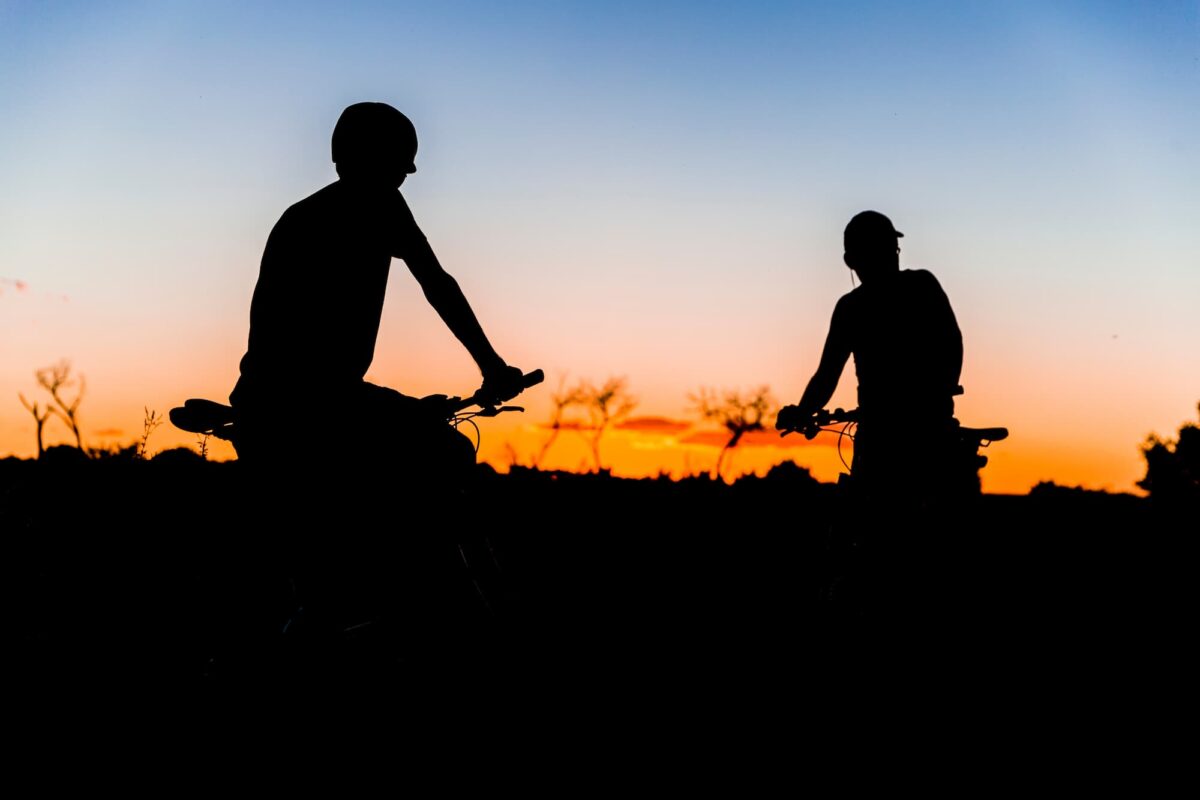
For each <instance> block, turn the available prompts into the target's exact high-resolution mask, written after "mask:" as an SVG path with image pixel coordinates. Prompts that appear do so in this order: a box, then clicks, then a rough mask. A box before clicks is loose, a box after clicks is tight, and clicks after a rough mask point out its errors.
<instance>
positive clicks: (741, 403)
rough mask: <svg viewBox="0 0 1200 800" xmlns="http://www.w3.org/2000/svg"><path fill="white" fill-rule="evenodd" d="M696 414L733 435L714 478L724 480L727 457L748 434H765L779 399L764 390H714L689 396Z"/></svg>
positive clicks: (723, 448) (726, 442)
mask: <svg viewBox="0 0 1200 800" xmlns="http://www.w3.org/2000/svg"><path fill="white" fill-rule="evenodd" d="M689 399H690V400H691V401H692V404H693V406H694V407H695V409H696V411H698V412H699V414H700V416H701V417H702V418H703V419H706V420H712V421H714V422H718V423H720V425H721V427H723V428H725V430H726V431H728V433H729V438H728V439H726V441H725V445H724V447H722V448H721V453H720V455H718V456H717V464H716V466H715V467H714V468H713V477H714V478H720V477H721V470H722V469H723V467H724V465H725V457H726V456H727V455H728V454H729V453H730V451H732V450H733V449H734V448H735V447H737V446H738V444H739V443H740V442H741V441H742V437H743V436H745V435H746V434H747V433H752V432H754V431H761V430H763V429H764V427H765V425H766V422H767V421H768V420H769V419H770V418H771V416H773V415H774V414H775V412H776V410H777V409H778V404H777V403H776V402H775V398H773V397H772V396H771V390H770V388H769V387H766V386H760V387H758V388H757V389H754V390H752V391H749V392H746V393H745V394H743V393H741V392H739V391H728V390H727V391H725V392H721V393H718V392H716V391H715V390H712V389H701V390H700V391H699V392H696V393H695V394H692V395H689Z"/></svg>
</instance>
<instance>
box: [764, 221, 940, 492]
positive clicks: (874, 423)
mask: <svg viewBox="0 0 1200 800" xmlns="http://www.w3.org/2000/svg"><path fill="white" fill-rule="evenodd" d="M902 236H904V234H902V233H900V232H899V231H897V230H896V229H895V228H894V227H893V226H892V222H891V220H889V219H888V218H887V217H886V216H884V215H883V214H880V213H879V212H876V211H863V212H862V213H860V214H856V215H855V216H854V218H853V219H851V220H850V222H849V224H847V225H846V230H845V236H844V245H845V255H844V259H845V262H846V265H847V266H848V267H850V269H852V270H854V272H855V273H857V275H858V277H859V280H860V281H861V282H862V284H861V285H860V286H858V287H856V288H855V289H854V290H853V291H851V292H849V293H848V294H846V295H844V296H843V297H842V298H841V299H840V300H839V301H838V303H837V306H836V307H835V308H834V312H833V319H832V321H831V322H830V325H829V335H828V337H827V338H826V340H825V349H824V351H823V352H822V354H821V361H820V364H819V365H818V366H817V370H816V373H815V374H814V375H813V376H812V379H811V380H810V381H809V382H808V386H807V388H806V389H805V390H804V394H803V396H802V397H801V398H800V402H799V403H798V404H797V405H794V406H786V407H784V408H783V409H782V410H781V411H780V413H779V416H778V420H777V422H776V427H777V428H779V429H780V430H788V429H794V428H798V427H800V426H802V425H803V424H804V423H805V422H807V421H808V420H809V419H811V417H812V416H813V414H815V413H816V412H817V411H819V410H820V409H821V408H823V407H824V406H825V404H826V403H828V402H829V399H830V398H831V397H832V396H833V391H834V389H835V388H836V387H837V383H838V379H839V378H840V377H841V374H842V369H843V367H844V366H845V364H846V360H847V359H848V358H849V357H850V356H851V355H853V356H854V368H855V372H856V374H857V376H858V405H859V410H860V412H861V422H860V423H859V427H858V432H857V434H856V438H855V441H854V461H853V466H852V470H853V473H854V475H855V477H856V478H858V479H860V480H861V481H863V482H864V483H868V484H870V485H871V486H872V488H876V489H878V488H896V489H900V490H906V489H907V488H909V487H911V482H912V481H927V480H929V479H930V478H932V479H934V480H935V481H936V480H938V478H939V477H940V476H938V475H937V473H938V471H939V470H940V469H941V468H942V467H943V466H945V465H947V464H949V463H950V461H951V460H952V459H951V458H950V456H949V453H950V450H949V449H948V448H950V447H951V446H952V441H953V426H954V425H955V424H956V423H955V421H954V419H953V417H954V396H955V395H956V394H959V393H961V391H962V389H961V387H959V385H958V381H959V374H960V372H961V370H962V355H963V350H962V334H961V332H960V331H959V328H958V322H957V320H956V319H955V317H954V311H953V310H952V309H951V308H950V301H949V300H948V299H947V298H946V293H945V292H944V291H942V287H941V285H940V284H939V283H938V281H937V279H936V278H935V277H934V276H933V275H932V274H931V273H930V272H927V271H925V270H902V269H900V257H899V256H900V247H899V239H900V238H901V237H902Z"/></svg>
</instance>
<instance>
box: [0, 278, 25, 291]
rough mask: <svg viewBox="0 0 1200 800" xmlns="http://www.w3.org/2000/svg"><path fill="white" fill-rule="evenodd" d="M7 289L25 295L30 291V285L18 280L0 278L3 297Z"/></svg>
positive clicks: (0, 289)
mask: <svg viewBox="0 0 1200 800" xmlns="http://www.w3.org/2000/svg"><path fill="white" fill-rule="evenodd" d="M6 289H13V290H14V291H16V293H17V294H24V293H25V292H27V291H28V290H29V284H28V283H26V282H25V281H22V280H17V279H16V278H0V295H3V294H4V292H5V290H6Z"/></svg>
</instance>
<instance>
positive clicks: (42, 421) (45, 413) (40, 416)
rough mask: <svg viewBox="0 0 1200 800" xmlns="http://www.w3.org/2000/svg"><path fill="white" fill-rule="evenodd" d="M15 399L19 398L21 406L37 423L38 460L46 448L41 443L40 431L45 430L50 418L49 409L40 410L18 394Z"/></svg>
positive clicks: (36, 405)
mask: <svg viewBox="0 0 1200 800" xmlns="http://www.w3.org/2000/svg"><path fill="white" fill-rule="evenodd" d="M17 397H19V398H21V405H23V406H25V409H26V410H27V411H29V413H30V414H33V420H34V422H36V423H37V457H38V458H39V459H40V458H41V457H42V454H43V453H45V452H46V447H45V445H44V444H43V442H42V431H43V430H45V428H46V420H48V419H49V418H50V408H49V406H47V407H46V408H42V406H41V404H39V403H37V402H33V403H30V402H29V401H28V400H26V399H25V395H23V394H21V393H20V392H18V393H17Z"/></svg>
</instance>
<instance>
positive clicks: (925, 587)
mask: <svg viewBox="0 0 1200 800" xmlns="http://www.w3.org/2000/svg"><path fill="white" fill-rule="evenodd" d="M862 420H863V415H862V412H861V411H860V410H859V409H851V410H844V409H841V408H837V409H834V410H833V411H829V410H827V409H821V410H820V411H818V412H816V413H815V414H814V415H813V416H812V417H811V418H810V419H808V420H804V421H803V422H802V423H801V424H798V425H795V426H790V427H787V428H784V429H782V430H781V433H780V435H781V436H787V435H788V434H791V433H801V434H802V435H804V436H805V438H807V439H809V440H811V439H814V438H815V437H816V436H817V435H818V434H820V433H822V432H830V433H835V434H837V436H838V457H839V458H840V460H841V462H842V465H843V466H844V467H845V469H846V471H845V472H843V473H842V474H840V475H839V476H838V491H837V495H836V497H837V500H836V503H835V508H834V509H833V511H832V516H831V522H830V524H829V528H828V531H827V534H826V544H825V558H826V564H825V577H824V578H823V579H822V580H821V581H820V586H819V590H818V605H819V607H820V609H821V610H822V612H823V616H825V617H826V618H828V619H831V620H833V621H835V622H839V623H863V622H865V621H868V620H873V621H880V620H881V619H883V618H891V619H892V620H893V621H895V620H897V619H899V618H900V617H903V616H906V615H907V616H913V615H924V616H928V615H929V614H931V613H932V611H933V610H934V609H935V607H937V606H942V607H945V606H947V605H948V604H949V603H950V602H951V600H952V598H948V597H946V596H945V594H944V593H943V592H942V591H941V590H942V589H943V588H944V585H943V584H944V583H945V582H946V576H947V574H948V573H951V572H953V571H954V570H955V569H956V568H959V567H961V564H956V562H955V559H954V558H953V557H952V556H951V555H950V553H951V551H953V550H957V549H960V548H961V536H960V534H961V531H960V530H959V527H960V524H961V521H962V519H963V518H964V517H965V516H967V514H969V513H970V511H971V508H972V505H973V503H972V500H973V498H975V497H977V496H978V495H979V494H980V492H981V488H980V482H979V470H981V469H982V468H983V467H984V466H985V465H986V464H987V463H988V458H987V456H985V455H982V454H981V453H980V452H979V451H980V450H981V449H984V448H986V447H988V446H989V445H991V444H992V443H993V442H999V441H1003V440H1004V439H1006V438H1008V429H1007V428H1003V427H988V428H973V427H966V426H963V425H961V424H960V423H959V421H958V420H957V419H953V418H952V419H950V420H948V422H947V423H946V425H945V427H944V428H939V429H938V430H935V431H932V432H931V434H932V435H933V437H934V439H935V442H936V443H937V451H936V456H937V458H936V459H935V460H934V461H933V462H932V463H933V465H934V467H935V470H934V471H935V472H936V475H935V476H934V477H933V478H932V479H931V478H930V477H929V476H923V475H915V476H914V475H904V476H897V475H892V476H888V477H889V478H892V479H893V480H895V482H896V483H895V484H894V485H891V486H886V485H884V486H881V485H880V476H879V475H878V474H875V475H872V477H871V479H870V480H868V481H864V480H862V479H861V477H860V475H859V474H857V471H856V465H858V464H859V459H858V458H857V457H856V458H855V459H854V460H853V461H852V462H850V463H848V462H847V461H846V458H845V456H844V455H843V453H842V448H843V445H844V443H845V442H846V441H847V440H849V441H851V442H853V441H854V440H855V439H856V438H857V428H858V425H859V423H860V422H862ZM903 529H907V530H903ZM935 583H936V584H937V585H936V586H935V585H932V584H935ZM955 594H958V593H957V592H956V593H955Z"/></svg>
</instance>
